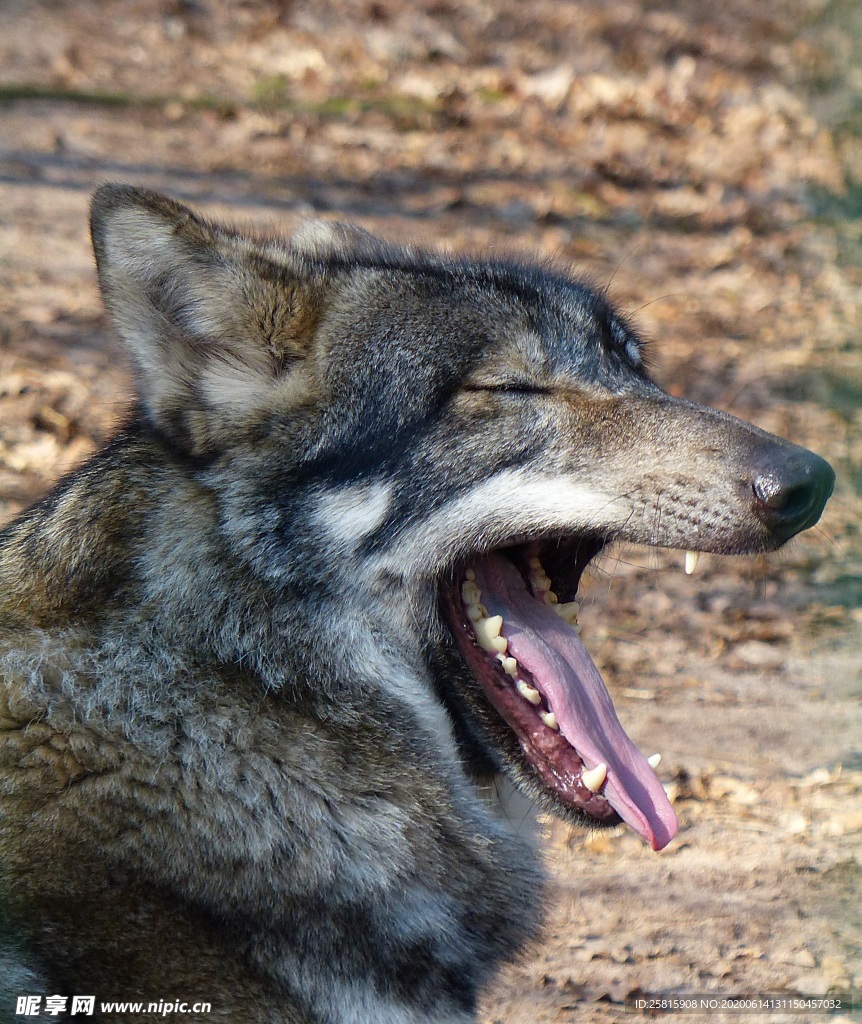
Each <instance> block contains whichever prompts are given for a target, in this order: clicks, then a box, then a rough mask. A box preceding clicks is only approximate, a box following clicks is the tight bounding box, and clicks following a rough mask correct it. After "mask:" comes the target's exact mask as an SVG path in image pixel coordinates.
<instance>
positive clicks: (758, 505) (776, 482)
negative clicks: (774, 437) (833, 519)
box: [750, 449, 835, 541]
mask: <svg viewBox="0 0 862 1024" xmlns="http://www.w3.org/2000/svg"><path fill="white" fill-rule="evenodd" d="M834 482H835V473H834V472H833V470H832V467H831V466H830V465H829V463H828V462H826V461H824V460H823V459H821V458H820V457H819V456H817V455H815V454H814V453H813V452H806V451H804V450H801V449H795V450H793V451H791V452H790V453H786V452H779V453H777V454H776V455H773V457H772V458H770V459H769V464H768V466H767V467H763V468H762V469H761V470H760V471H759V472H758V473H757V474H756V475H755V476H754V479H753V480H752V481H751V484H750V486H751V489H752V492H753V495H754V501H753V503H752V511H753V512H754V514H755V515H756V516H757V517H758V519H760V520H762V521H763V523H765V524H766V525H767V526H768V527H769V529H770V531H771V532H772V533H773V534H774V535H775V536H776V537H778V538H779V539H780V540H782V541H783V540H787V539H789V538H790V537H792V536H793V535H794V534H795V533H798V532H799V531H800V530H804V529H807V528H808V527H809V526H813V525H814V524H815V523H816V522H817V520H818V519H819V518H820V514H821V513H822V512H823V508H824V506H825V505H826V502H827V500H828V498H829V495H830V494H831V493H832V485H833V484H834Z"/></svg>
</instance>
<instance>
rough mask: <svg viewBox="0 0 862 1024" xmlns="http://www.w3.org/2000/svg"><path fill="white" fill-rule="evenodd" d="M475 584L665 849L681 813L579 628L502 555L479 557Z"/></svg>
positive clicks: (608, 794) (614, 794) (618, 795)
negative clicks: (627, 724)
mask: <svg viewBox="0 0 862 1024" xmlns="http://www.w3.org/2000/svg"><path fill="white" fill-rule="evenodd" d="M476 584H477V586H478V587H479V589H480V590H481V592H482V603H483V604H484V605H485V607H486V608H487V609H488V612H489V614H491V615H502V616H503V636H505V637H506V639H507V640H508V642H509V653H510V654H511V655H512V657H514V658H517V660H518V663H519V664H521V665H523V666H524V667H525V668H526V669H527V670H528V671H529V672H530V673H531V675H532V676H533V679H534V681H535V682H536V685H537V686H538V687H539V689H540V690H541V692H542V693H543V694H544V696H545V699H546V700H547V703H548V706H549V707H550V708H551V710H552V711H553V712H554V714H555V715H556V718H557V723H558V724H559V726H560V732H561V733H562V734H563V736H565V737H566V739H567V740H568V741H569V743H571V745H572V746H573V747H574V748H575V750H576V751H577V752H578V754H579V755H580V757H581V760H582V761H583V762H584V764H585V766H586V767H587V768H594V767H595V766H596V765H598V764H601V763H602V762H604V763H605V764H606V765H607V769H608V775H607V780H606V782H605V784H604V788H603V789H602V795H603V796H604V797H605V799H606V800H607V801H608V803H609V804H610V805H611V807H613V809H614V810H615V811H616V812H617V814H619V816H620V817H621V818H622V819H623V821H625V822H626V823H627V824H629V825H630V826H631V827H632V828H633V829H634V830H635V832H637V833H638V835H641V836H643V838H644V839H646V841H647V842H648V843H650V845H651V846H652V848H653V849H654V850H661V849H663V848H664V847H665V846H667V844H668V843H669V842H670V841H671V839H673V837H674V836H675V835H676V831H677V828H678V822H677V819H676V814H675V813H674V810H673V808H672V807H671V805H670V802H669V801H668V798H667V796H666V794H665V791H664V788H663V787H662V784H661V782H660V781H659V779H658V776H657V775H656V773H655V772H654V771H653V770H652V768H650V766H649V764H648V763H647V760H646V758H645V757H644V756H643V754H642V753H641V752H640V751H639V750H638V748H637V747H636V746H635V745H634V743H632V741H631V740H630V739H629V737H628V736H627V735H626V732H625V730H624V729H623V727H622V725H620V720H619V719H618V718H617V713H616V711H615V709H614V705H613V701H612V700H611V697H610V694H609V693H608V691H607V689H606V688H605V684H604V683H603V682H602V677H601V676H600V675H599V670H598V669H597V668H596V666H595V665H594V663H593V660H592V658H590V656H589V654H588V653H587V649H586V648H585V647H584V645H583V644H582V643H581V641H580V639H579V638H578V634H577V633H576V632H575V631H574V630H573V629H572V628H571V626H569V625H568V623H566V622H564V621H563V619H561V618H560V616H559V615H557V613H556V612H555V611H554V610H553V609H552V608H549V607H548V606H547V605H545V604H544V603H543V602H541V601H539V600H537V599H536V598H535V597H533V595H532V594H531V593H530V592H529V591H528V589H527V586H526V584H525V582H524V580H523V578H522V576H521V574H520V572H519V571H518V570H517V569H516V568H515V566H514V565H513V564H512V562H511V561H509V559H508V558H506V557H504V556H502V555H494V554H492V555H488V556H487V557H486V558H484V559H482V561H481V562H479V563H478V564H477V565H476Z"/></svg>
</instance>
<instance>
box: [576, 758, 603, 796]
mask: <svg viewBox="0 0 862 1024" xmlns="http://www.w3.org/2000/svg"><path fill="white" fill-rule="evenodd" d="M607 777H608V766H607V765H606V764H605V763H604V761H603V762H602V763H601V764H597V765H596V766H595V768H590V769H589V770H587V769H586V768H585V769H584V770H583V771H582V772H581V782H583V784H584V785H585V786H586V787H587V789H588V790H590V792H591V793H598V791H599V789H600V788H601V785H602V783H603V782H604V781H605V779H606V778H607Z"/></svg>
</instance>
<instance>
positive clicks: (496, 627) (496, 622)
mask: <svg viewBox="0 0 862 1024" xmlns="http://www.w3.org/2000/svg"><path fill="white" fill-rule="evenodd" d="M502 628H503V616H502V615H492V616H490V618H487V619H485V632H486V633H487V634H488V636H489V637H492V638H493V637H495V636H499V635H500V631H501V630H502Z"/></svg>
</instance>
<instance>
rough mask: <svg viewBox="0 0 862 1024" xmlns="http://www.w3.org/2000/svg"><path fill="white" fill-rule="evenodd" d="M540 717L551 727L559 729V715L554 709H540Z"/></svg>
mask: <svg viewBox="0 0 862 1024" xmlns="http://www.w3.org/2000/svg"><path fill="white" fill-rule="evenodd" d="M539 717H540V718H541V719H542V721H543V722H544V723H545V725H546V726H547V727H548V728H549V729H557V730H558V731H559V728H560V727H559V726H558V725H557V716H556V715H555V714H554V712H553V711H540V712H539Z"/></svg>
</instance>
